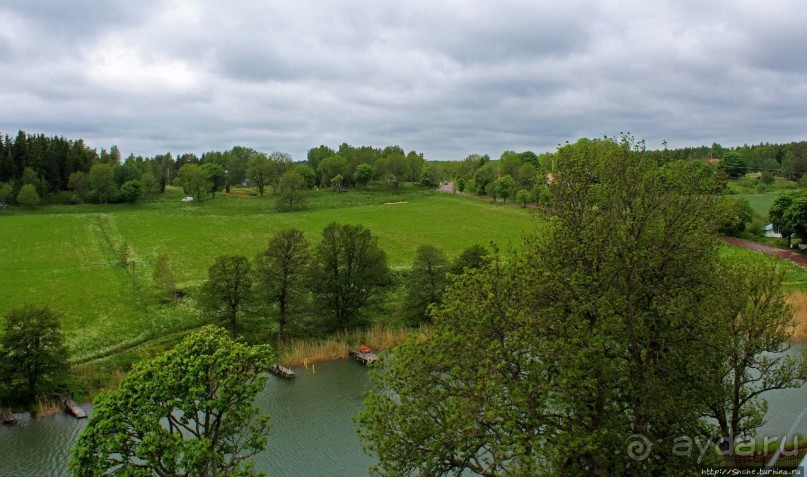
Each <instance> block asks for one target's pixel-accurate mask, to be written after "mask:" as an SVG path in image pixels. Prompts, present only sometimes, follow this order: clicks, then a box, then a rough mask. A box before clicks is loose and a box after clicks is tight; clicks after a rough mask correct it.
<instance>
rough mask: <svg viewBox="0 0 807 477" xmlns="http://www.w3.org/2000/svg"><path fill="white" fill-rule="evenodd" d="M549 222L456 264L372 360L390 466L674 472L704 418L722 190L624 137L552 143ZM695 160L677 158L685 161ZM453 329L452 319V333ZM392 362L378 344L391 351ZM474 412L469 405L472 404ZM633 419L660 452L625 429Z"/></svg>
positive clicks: (685, 466)
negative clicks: (672, 172)
mask: <svg viewBox="0 0 807 477" xmlns="http://www.w3.org/2000/svg"><path fill="white" fill-rule="evenodd" d="M554 159H555V166H556V169H555V172H554V174H555V179H554V181H552V183H551V184H550V186H549V190H550V193H551V200H550V201H549V203H548V204H547V207H546V209H545V211H543V213H545V214H547V216H546V221H547V224H548V228H547V230H546V231H545V232H543V233H542V234H540V235H539V236H536V237H532V238H530V239H528V240H527V242H526V244H525V247H524V252H523V253H521V254H515V256H513V257H508V259H507V260H506V261H503V262H499V261H497V260H495V259H494V260H493V261H492V262H490V263H488V264H487V265H485V266H484V268H483V269H482V271H481V272H475V271H470V272H466V273H465V274H464V276H461V277H460V278H459V281H458V282H457V283H456V285H455V287H454V288H453V289H452V290H451V291H449V292H448V294H447V295H446V296H445V297H444V301H443V305H442V306H441V307H440V308H439V309H438V311H437V312H436V313H435V315H434V328H435V332H434V336H433V337H432V338H429V339H428V340H426V341H414V342H412V343H411V344H406V345H403V346H402V347H401V348H397V349H396V350H395V351H394V352H393V353H392V354H391V357H390V358H388V361H387V362H383V361H382V365H381V367H380V368H379V370H378V371H377V372H376V373H375V376H374V381H375V390H374V391H372V392H371V393H370V394H369V396H368V399H367V402H366V404H367V408H366V410H365V412H364V413H363V415H362V417H361V418H360V421H361V424H362V431H361V432H362V435H363V437H364V439H365V442H366V443H367V445H368V446H369V448H370V450H371V451H372V452H374V453H375V454H376V455H378V456H379V458H380V464H379V471H380V472H382V473H390V474H399V473H400V474H407V473H418V472H420V473H424V474H428V475H448V474H455V473H459V472H461V471H462V470H464V469H471V470H473V471H474V472H477V473H480V474H483V475H500V474H513V475H535V474H537V473H541V472H547V470H546V467H549V469H550V470H549V471H548V472H550V473H560V474H565V475H580V474H588V475H625V474H628V475H631V474H635V475H661V474H663V475H681V474H682V473H687V472H690V471H693V470H695V469H697V466H698V463H697V456H693V455H690V456H683V455H680V454H676V453H675V452H673V450H674V449H675V447H674V443H675V439H676V438H678V437H679V436H682V435H684V436H693V435H698V434H699V433H700V432H702V421H701V420H700V418H701V416H702V414H703V411H704V406H703V403H702V400H701V395H702V394H703V393H705V392H707V390H709V389H711V386H712V383H713V381H709V380H708V378H711V379H716V377H715V376H714V375H706V374H703V373H693V372H692V364H693V363H698V364H700V363H702V362H705V361H706V360H707V358H708V357H709V355H708V354H707V351H706V350H707V349H708V348H709V346H710V344H711V343H710V342H707V340H708V339H709V338H711V337H713V336H715V334H714V330H712V329H711V325H710V324H709V320H705V319H703V318H704V316H707V315H708V314H710V313H713V312H714V306H715V305H714V301H713V300H711V299H710V297H711V296H712V295H711V294H713V293H715V287H714V286H713V284H714V283H715V281H716V280H717V279H718V273H717V266H716V264H717V246H718V245H717V240H716V230H717V227H718V225H719V223H720V221H721V220H722V217H721V216H720V215H721V214H719V213H715V212H716V211H718V212H719V211H721V210H723V207H722V205H721V204H722V201H723V197H722V196H719V195H715V194H705V193H703V191H702V190H701V189H700V186H701V185H700V184H699V183H698V179H697V177H694V176H692V177H689V178H684V180H681V181H680V182H677V183H674V184H671V183H669V182H668V181H665V180H663V179H664V178H663V176H662V175H661V174H660V173H659V165H658V163H657V162H656V161H655V159H653V158H652V157H649V156H648V155H646V154H644V152H643V150H642V148H641V145H640V144H639V145H634V143H633V142H632V141H631V140H630V138H623V139H622V140H620V141H616V140H601V141H589V140H581V141H580V142H578V143H576V144H574V145H567V146H564V147H561V148H560V149H559V150H558V152H557V153H556V154H555V157H554ZM682 173H687V171H682ZM460 330H461V331H460ZM385 361H386V360H385ZM468 416H473V418H472V419H469V418H468ZM637 434H638V435H642V436H644V438H645V439H647V441H648V442H650V443H652V451H653V456H652V458H649V459H646V460H643V461H642V462H641V463H640V464H638V465H637V462H636V461H635V460H633V459H632V458H631V456H630V455H629V454H628V452H627V450H628V449H627V447H626V446H627V444H626V441H628V440H629V438H630V437H631V436H634V435H637Z"/></svg>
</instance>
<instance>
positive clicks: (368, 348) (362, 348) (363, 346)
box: [359, 345, 373, 353]
mask: <svg viewBox="0 0 807 477" xmlns="http://www.w3.org/2000/svg"><path fill="white" fill-rule="evenodd" d="M359 351H361V352H362V353H370V352H372V351H373V350H372V349H370V347H369V346H365V345H361V347H360V348H359Z"/></svg>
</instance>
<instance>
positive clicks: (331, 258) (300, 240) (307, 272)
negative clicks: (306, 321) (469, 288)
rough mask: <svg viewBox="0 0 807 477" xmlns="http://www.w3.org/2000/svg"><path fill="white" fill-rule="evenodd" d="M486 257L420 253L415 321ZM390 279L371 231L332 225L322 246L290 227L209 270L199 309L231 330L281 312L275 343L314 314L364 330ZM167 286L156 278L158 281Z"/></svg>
mask: <svg viewBox="0 0 807 477" xmlns="http://www.w3.org/2000/svg"><path fill="white" fill-rule="evenodd" d="M487 253H488V251H487V249H485V247H482V246H480V245H475V246H472V247H469V248H468V249H466V250H465V251H463V252H462V253H461V254H460V255H459V256H458V257H457V258H456V259H455V260H454V261H453V262H449V260H448V259H447V258H446V257H445V255H444V254H443V252H442V251H440V250H439V249H437V248H436V247H433V246H431V245H423V246H421V247H419V248H418V249H417V253H416V256H415V259H414V262H413V265H412V270H411V273H410V274H409V275H408V276H407V278H406V282H405V285H404V286H405V288H406V302H405V304H404V305H405V309H406V316H407V319H408V320H409V322H410V323H411V324H418V323H421V322H423V321H427V320H428V310H429V309H430V307H431V306H433V305H436V304H439V303H440V301H441V299H442V295H443V293H444V291H445V289H446V287H447V285H448V284H449V282H450V280H451V278H450V277H451V275H459V274H461V273H462V272H463V271H465V270H467V269H474V268H479V267H480V266H481V265H482V263H483V262H484V260H485V257H486V256H487ZM163 269H164V267H162V266H160V267H157V269H156V270H163ZM156 273H157V272H156V271H155V274H156ZM161 273H162V272H161ZM392 280H393V278H392V273H391V271H390V269H389V267H388V266H387V260H386V254H385V253H384V251H383V250H382V249H381V248H380V247H379V246H378V239H377V238H376V237H374V236H373V235H372V234H371V233H370V231H369V230H367V229H366V228H364V227H363V226H361V225H344V224H337V223H332V224H330V225H328V226H327V227H325V228H324V229H323V231H322V241H321V242H320V243H319V244H317V245H316V246H312V244H311V243H310V242H309V241H308V239H306V237H305V235H304V234H303V232H302V231H300V230H298V229H286V230H281V231H279V232H277V233H276V234H275V235H274V236H273V237H272V238H271V239H270V240H269V243H268V246H267V248H266V249H265V250H264V251H263V252H261V253H260V254H258V255H257V256H256V257H255V258H254V259H252V260H249V259H248V258H247V257H245V256H240V255H235V256H220V257H218V258H217V259H216V261H215V263H214V264H213V265H212V266H211V267H210V268H209V269H208V278H207V281H206V282H205V283H204V284H203V285H202V289H201V293H200V300H199V303H200V305H201V307H202V309H203V310H204V311H205V312H206V313H208V314H209V315H210V316H213V317H215V318H217V319H220V320H223V321H225V322H227V323H228V324H229V326H230V327H231V328H232V329H233V330H237V329H238V324H239V322H240V321H241V320H242V319H243V317H244V316H245V315H248V314H261V315H267V314H270V313H269V312H270V311H271V310H275V311H276V315H275V316H277V323H278V336H277V338H278V340H280V341H282V340H283V339H284V337H285V336H286V330H287V326H288V325H289V324H290V323H293V322H295V321H296V320H299V319H301V318H302V317H305V316H307V315H308V313H309V312H310V311H316V312H318V313H320V314H321V315H322V316H327V317H328V319H327V326H326V328H327V329H328V330H330V331H333V330H344V329H348V328H352V327H355V326H357V325H359V324H360V323H361V312H362V309H364V307H366V306H367V305H368V304H371V303H372V302H373V301H374V299H375V298H377V297H378V296H379V295H380V294H381V293H382V292H383V291H384V289H385V287H387V286H388V285H390V284H391V283H392ZM162 282H164V280H161V279H159V278H157V277H156V275H155V283H162ZM159 288H160V289H162V290H164V291H165V290H167V291H168V293H169V294H170V293H171V292H172V289H171V288H168V289H166V288H165V287H159ZM164 294H165V293H164Z"/></svg>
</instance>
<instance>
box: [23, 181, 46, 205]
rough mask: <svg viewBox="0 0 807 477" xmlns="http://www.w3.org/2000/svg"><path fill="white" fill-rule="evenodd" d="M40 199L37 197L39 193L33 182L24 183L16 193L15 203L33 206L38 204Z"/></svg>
mask: <svg viewBox="0 0 807 477" xmlns="http://www.w3.org/2000/svg"><path fill="white" fill-rule="evenodd" d="M40 202H42V199H40V198H39V193H38V192H37V191H36V187H34V185H33V184H25V185H24V186H22V187H21V188H20V192H19V193H17V203H18V204H20V205H23V206H25V207H34V206H37V205H39V203H40Z"/></svg>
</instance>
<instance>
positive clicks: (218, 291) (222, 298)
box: [199, 255, 253, 331]
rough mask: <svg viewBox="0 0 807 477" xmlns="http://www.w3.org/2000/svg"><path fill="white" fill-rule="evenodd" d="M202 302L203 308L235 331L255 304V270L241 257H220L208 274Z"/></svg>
mask: <svg viewBox="0 0 807 477" xmlns="http://www.w3.org/2000/svg"><path fill="white" fill-rule="evenodd" d="M207 277H208V278H207V281H206V282H205V283H204V285H202V292H201V297H200V299H199V301H200V304H201V305H202V308H203V309H204V310H205V311H207V312H208V313H210V314H211V315H213V316H216V317H218V318H221V319H224V320H227V321H228V322H229V324H230V326H231V327H232V328H233V330H234V331H237V330H238V318H239V317H241V316H242V315H243V314H244V313H245V312H246V311H247V309H249V307H250V305H251V304H252V301H253V293H252V277H253V276H252V266H251V265H250V263H249V260H247V257H244V256H242V255H232V256H221V257H218V258H216V261H215V263H213V265H211V266H210V268H209V269H208V270H207Z"/></svg>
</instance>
